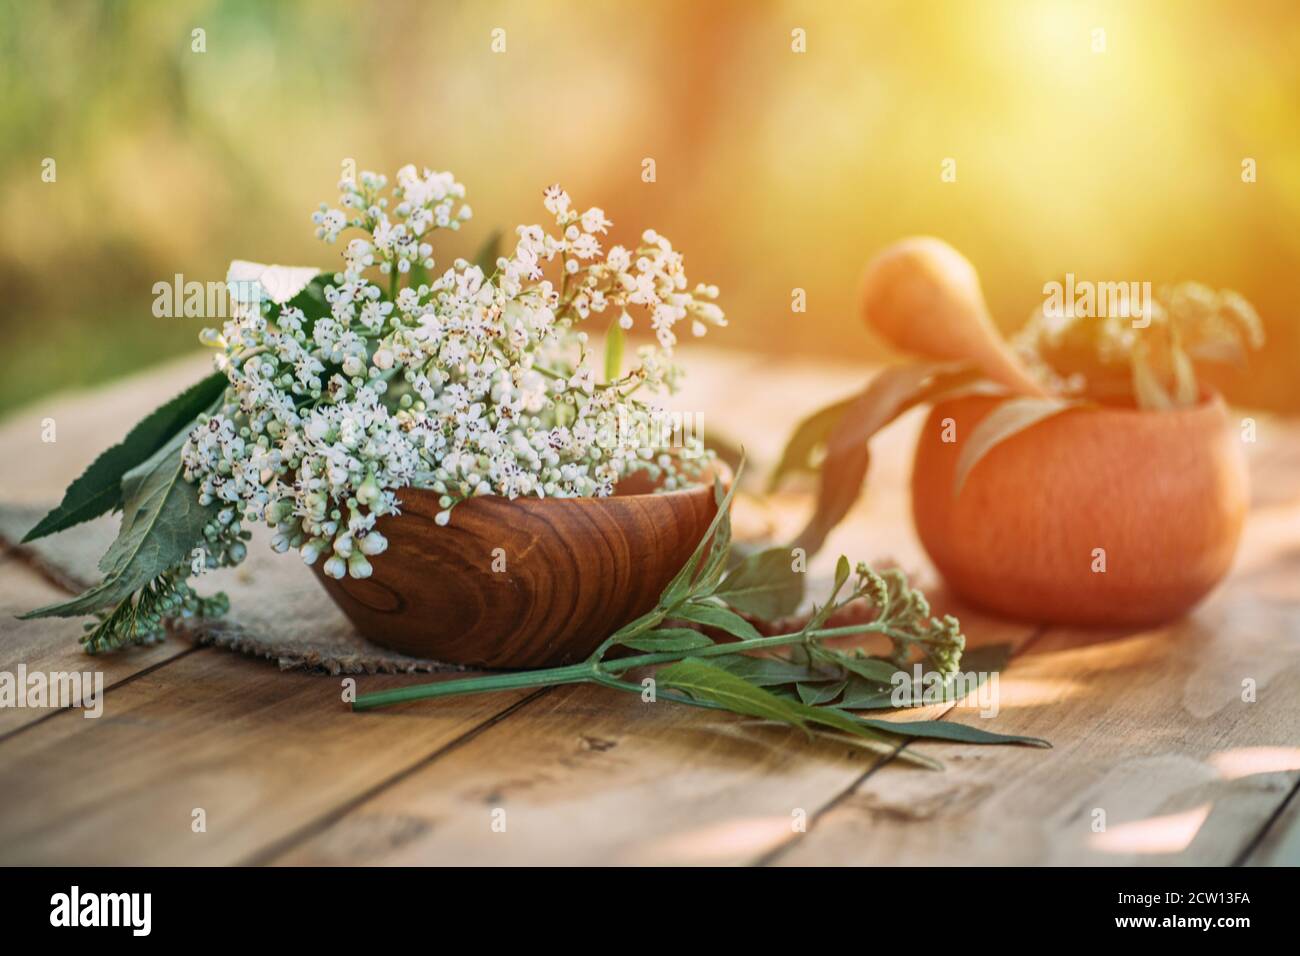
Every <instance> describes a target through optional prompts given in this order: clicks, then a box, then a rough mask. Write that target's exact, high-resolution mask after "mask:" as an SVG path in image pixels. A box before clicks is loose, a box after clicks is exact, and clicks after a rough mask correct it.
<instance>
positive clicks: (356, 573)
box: [348, 551, 374, 578]
mask: <svg viewBox="0 0 1300 956" xmlns="http://www.w3.org/2000/svg"><path fill="white" fill-rule="evenodd" d="M373 570H374V569H373V568H371V566H370V562H369V561H367V560H366V556H365V555H364V554H362V553H361V552H360V551H353V552H352V557H350V558H348V574H350V575H351V576H352V577H354V578H368V577H370V574H371V572H372V571H373Z"/></svg>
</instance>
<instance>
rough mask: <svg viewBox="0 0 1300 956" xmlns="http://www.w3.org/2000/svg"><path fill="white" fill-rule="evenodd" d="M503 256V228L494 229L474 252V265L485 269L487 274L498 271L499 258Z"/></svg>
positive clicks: (484, 271)
mask: <svg viewBox="0 0 1300 956" xmlns="http://www.w3.org/2000/svg"><path fill="white" fill-rule="evenodd" d="M500 257H501V230H500V229H493V230H492V231H491V232H490V233H488V237H487V238H486V239H484V240H483V245H481V246H479V248H478V252H476V253H475V254H474V265H476V266H478V267H479V268H480V269H481V270H483V274H484V275H485V276H490V275H492V274H493V273H494V272H496V271H497V259H499V258H500Z"/></svg>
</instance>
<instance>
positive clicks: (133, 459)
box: [23, 372, 227, 544]
mask: <svg viewBox="0 0 1300 956" xmlns="http://www.w3.org/2000/svg"><path fill="white" fill-rule="evenodd" d="M226 384H227V382H226V377H225V376H224V375H222V374H221V373H220V372H216V373H213V374H212V375H209V376H208V377H207V378H205V379H203V380H202V381H200V382H197V383H195V384H194V385H191V386H190V387H189V388H187V389H186V390H185V391H183V392H181V393H180V394H179V395H177V396H176V397H175V398H173V399H172V400H171V401H169V402H167V403H165V404H163V405H161V406H159V407H158V408H156V409H154V411H152V412H150V413H149V414H148V415H147V416H145V417H144V418H143V419H142V420H141V421H140V422H139V423H137V424H136V425H135V427H134V428H132V429H131V430H130V431H129V432H127V435H126V437H125V438H124V439H122V441H120V442H118V444H116V445H114V446H113V447H112V448H110V449H108V450H107V451H105V452H104V453H103V454H101V455H100V456H99V457H98V458H96V459H95V460H94V462H92V463H91V465H90V467H89V468H87V469H86V470H85V471H84V472H82V474H81V477H79V478H78V479H77V480H76V481H74V482H73V483H72V484H71V485H69V486H68V490H67V491H65V492H64V493H63V500H62V501H61V502H59V505H58V507H56V508H54V509H53V510H52V511H51V512H50V513H49V514H47V515H46V516H45V517H44V518H42V519H41V520H40V521H39V522H37V524H36V526H35V527H34V528H32V529H31V530H30V531H28V532H27V534H26V535H25V536H24V537H23V543H24V544H26V543H27V542H29V541H35V540H36V539H38V538H43V537H45V536H46V535H49V534H54V533H55V532H56V531H62V530H64V529H65V528H70V527H72V526H73V525H77V524H81V522H83V521H89V520H90V519H91V518H97V517H99V516H100V515H102V514H107V513H108V512H110V511H112V510H113V509H115V508H118V507H120V506H121V504H122V488H121V484H122V476H123V475H125V474H126V473H127V472H128V471H130V470H131V469H132V468H134V467H136V466H137V465H139V464H140V463H141V462H143V461H146V460H148V459H149V457H150V456H152V455H153V454H154V453H155V452H157V451H158V449H160V448H162V447H163V446H164V445H166V444H167V443H168V442H169V441H170V440H171V439H172V438H173V437H174V436H175V435H176V434H177V433H178V432H180V431H181V430H182V429H184V428H185V427H186V426H187V425H189V424H190V423H191V422H193V421H194V419H195V418H196V417H197V416H198V415H199V413H201V412H203V411H205V410H207V409H208V408H209V407H211V406H212V405H213V403H215V402H216V400H217V399H218V398H220V397H221V395H222V393H223V392H224V391H225V390H226Z"/></svg>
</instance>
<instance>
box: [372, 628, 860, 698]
mask: <svg viewBox="0 0 1300 956" xmlns="http://www.w3.org/2000/svg"><path fill="white" fill-rule="evenodd" d="M884 629H885V625H883V624H880V623H877V622H874V621H873V622H871V623H868V624H850V625H847V626H845V627H828V628H821V629H819V630H815V631H792V632H790V633H789V634H777V635H774V636H772V637H753V638H750V639H748V640H744V641H732V642H730V643H727V644H713V645H711V646H709V647H700V648H696V649H695V650H693V651H691V652H690V653H689V654H687V655H683V654H682V653H681V652H680V651H661V652H659V653H657V654H638V655H636V656H635V657H622V658H619V659H618V660H614V661H584V662H583V663H581V664H571V665H569V666H567V667H551V668H546V669H545V670H535V671H517V672H513V673H509V674H489V675H487V676H485V677H467V678H465V679H463V680H451V681H438V682H437V683H433V684H415V685H413V686H411V687H399V688H396V689H394V690H381V691H377V692H376V693H373V694H362V695H361V696H360V697H358V698H357V699H356V700H355V701H353V702H352V709H353V710H371V709H373V708H375V707H387V706H388V705H390V704H400V703H403V702H405V701H410V700H422V699H424V698H428V697H451V696H453V695H456V694H485V693H489V692H491V691H498V690H518V689H520V688H527V687H552V686H555V685H558V684H580V683H583V682H585V681H593V682H595V683H607V681H606V680H605V678H609V679H613V678H615V677H616V675H618V674H622V673H623V672H625V671H630V670H635V669H636V668H639V667H653V666H654V665H656V664H670V663H672V662H673V661H679V660H681V659H682V658H683V657H684V656H689V657H718V656H721V655H724V654H739V653H743V652H745V651H761V650H768V649H771V648H774V647H784V646H786V645H789V644H798V643H802V642H803V641H805V640H808V639H811V638H817V639H819V640H820V639H823V638H828V637H848V636H850V635H855V634H872V633H880V632H881V631H883V630H884ZM616 683H620V684H621V683H623V682H621V681H616ZM610 686H613V685H612V684H611V685H610ZM631 686H634V685H628V686H625V687H623V688H621V689H624V690H627V689H629V688H630V687H631Z"/></svg>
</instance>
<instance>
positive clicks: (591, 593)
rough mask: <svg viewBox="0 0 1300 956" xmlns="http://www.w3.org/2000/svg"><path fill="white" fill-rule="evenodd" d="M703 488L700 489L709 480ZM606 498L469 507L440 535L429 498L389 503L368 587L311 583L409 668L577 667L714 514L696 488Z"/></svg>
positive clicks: (648, 593)
mask: <svg viewBox="0 0 1300 956" xmlns="http://www.w3.org/2000/svg"><path fill="white" fill-rule="evenodd" d="M710 480H711V479H710ZM641 487H643V488H644V489H645V491H646V493H627V492H628V491H629V490H637V486H635V485H632V486H629V485H628V484H627V483H624V485H621V486H620V488H619V493H618V494H615V495H613V496H612V497H609V498H547V499H541V498H516V499H515V500H513V501H512V500H510V499H508V498H499V497H495V496H484V497H480V498H472V499H470V500H469V501H466V502H464V503H462V504H460V505H457V506H456V508H455V509H454V510H453V512H452V517H451V522H450V523H449V524H448V525H446V526H445V527H439V526H438V525H436V524H435V523H434V517H435V516H436V515H437V513H438V511H439V510H440V509H439V507H438V495H437V493H435V492H432V491H422V490H418V489H414V488H407V489H405V490H403V491H401V492H400V493H399V495H398V497H399V498H400V499H401V502H402V504H401V508H402V513H401V514H400V515H397V516H390V517H385V518H381V519H379V521H378V522H377V527H378V529H379V530H380V531H381V532H382V533H383V534H384V536H385V537H386V538H387V539H388V549H387V550H386V551H384V553H383V554H380V555H376V556H374V557H372V558H371V559H370V563H371V565H372V566H373V568H374V573H373V574H372V575H371V576H370V577H369V578H364V579H357V578H343V579H342V580H335V579H333V578H330V577H328V576H326V575H325V573H324V572H323V571H322V570H321V565H322V564H323V562H320V561H318V562H317V563H316V564H315V565H313V569H314V570H315V571H316V576H317V577H318V578H319V579H320V581H321V583H322V584H323V585H324V586H325V590H326V591H327V592H329V595H330V597H332V598H333V599H334V602H335V603H336V604H338V606H339V607H340V608H342V610H343V613H344V614H346V615H347V616H348V618H349V619H350V620H351V621H352V623H353V624H355V625H356V627H357V630H358V631H360V632H361V634H363V635H364V636H365V637H367V638H369V639H370V640H372V641H374V642H375V643H376V644H382V645H383V646H384V647H388V648H392V649H393V650H396V651H401V652H402V653H403V654H410V655H411V656H413V657H425V658H433V659H435V660H440V661H447V662H449V663H455V664H467V665H473V666H479V667H508V668H516V667H551V666H557V665H561V664H572V663H576V662H577V661H580V660H583V659H584V658H586V657H587V656H588V655H589V654H590V653H591V652H592V651H594V650H595V649H596V647H597V645H599V644H600V642H601V641H603V640H604V639H605V638H606V637H608V636H609V635H610V634H612V633H613V632H614V631H616V630H618V628H620V627H622V626H623V625H624V624H626V623H628V622H629V621H631V620H633V619H635V618H637V617H639V616H641V615H642V614H644V613H645V612H647V611H649V610H650V609H651V608H652V607H654V605H655V602H656V601H657V600H658V599H659V595H660V593H661V592H662V591H663V589H664V588H665V587H666V586H667V584H668V582H669V581H670V580H672V577H673V575H674V574H676V573H677V571H678V569H679V568H680V567H681V566H682V565H683V564H685V563H686V560H687V559H688V558H689V557H690V556H691V553H692V552H693V551H694V550H695V546H696V544H698V543H699V540H700V538H701V537H702V536H703V534H704V533H705V531H707V530H708V526H709V522H710V521H712V520H713V516H714V514H716V512H717V505H716V503H715V502H714V498H713V488H712V486H711V485H709V484H704V483H701V484H699V485H694V486H691V487H689V488H686V489H682V490H678V491H670V492H664V493H659V494H655V493H650V491H649V486H648V483H643V484H642V486H641Z"/></svg>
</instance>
